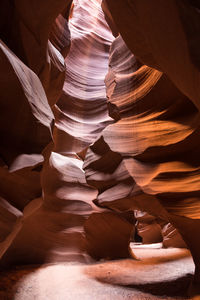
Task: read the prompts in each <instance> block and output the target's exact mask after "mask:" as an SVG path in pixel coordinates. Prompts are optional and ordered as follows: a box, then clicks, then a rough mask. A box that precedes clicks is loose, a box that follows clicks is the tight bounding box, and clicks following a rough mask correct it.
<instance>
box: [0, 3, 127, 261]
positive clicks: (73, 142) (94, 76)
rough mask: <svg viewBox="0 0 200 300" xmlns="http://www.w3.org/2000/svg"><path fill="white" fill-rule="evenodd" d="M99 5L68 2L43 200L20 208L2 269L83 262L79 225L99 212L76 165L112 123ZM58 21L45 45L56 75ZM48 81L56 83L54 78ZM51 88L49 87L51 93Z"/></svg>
mask: <svg viewBox="0 0 200 300" xmlns="http://www.w3.org/2000/svg"><path fill="white" fill-rule="evenodd" d="M100 2H101V1H95V0H92V1H86V0H79V1H74V2H73V6H72V8H71V10H70V12H69V8H68V14H70V19H69V29H70V35H71V47H70V50H69V53H68V55H67V58H66V60H65V63H66V66H67V67H66V70H65V83H64V87H63V92H62V95H61V97H60V98H59V100H58V102H57V105H55V106H54V107H53V111H54V114H55V127H54V132H53V139H54V146H52V145H49V147H48V148H47V149H46V151H45V153H44V155H45V158H46V159H45V164H44V167H43V171H42V177H41V182H42V188H43V199H42V200H41V199H40V200H37V199H36V200H34V201H32V202H31V203H30V204H29V205H28V206H27V207H26V214H24V218H23V224H22V226H21V228H20V229H19V228H18V230H16V234H15V238H14V240H13V242H12V243H11V245H10V247H9V249H8V250H7V251H6V253H5V255H4V256H3V258H2V260H1V261H2V264H13V263H28V262H30V261H31V262H34V263H41V262H44V261H45V262H53V261H73V260H75V261H88V259H89V256H88V254H87V251H86V244H85V238H84V229H83V224H84V223H85V220H86V219H87V218H88V216H89V215H90V214H91V213H92V212H93V211H96V212H98V211H103V210H102V209H101V210H100V209H98V208H97V207H96V206H95V205H94V204H93V202H92V200H94V199H96V196H97V190H96V189H94V188H92V187H90V186H89V185H88V184H87V182H86V179H85V173H84V171H83V168H82V165H83V161H82V159H84V156H85V152H86V150H87V148H88V146H89V145H91V144H92V143H93V142H94V141H95V140H96V139H97V138H98V136H99V135H100V133H101V132H102V130H103V129H104V128H105V126H107V125H108V124H110V123H111V122H113V120H112V119H111V118H110V117H109V116H108V109H107V99H106V90H105V83H104V79H105V75H106V73H107V71H108V58H109V49H110V44H111V42H112V40H113V36H112V34H111V32H110V30H109V28H108V25H107V23H106V21H105V18H104V14H103V12H102V9H101V5H100V4H101V3H100ZM63 16H64V17H65V16H66V12H65V13H62V16H61V15H59V16H58V18H57V20H56V23H55V24H54V26H53V27H52V28H53V29H54V33H52V34H51V41H52V44H53V45H54V46H52V44H50V43H49V49H50V48H51V54H52V53H54V54H53V58H54V55H56V60H55V62H56V63H57V65H58V68H57V69H59V67H60V66H61V67H62V62H61V61H62V57H61V56H59V55H57V53H58V50H59V51H61V52H62V51H64V52H65V46H67V45H68V41H67V39H65V38H66V37H69V35H66V37H65V36H64V37H63V36H62V30H64V32H65V29H64V28H63V27H62V26H64V27H65V26H66V24H65V22H64V20H63ZM60 26H61V28H60ZM66 28H67V27H66ZM56 34H57V39H56V36H55V35H56ZM62 37H63V38H64V40H62ZM52 50H53V51H52ZM58 54H59V53H58ZM53 72H54V69H53ZM55 74H56V73H55ZM53 78H57V77H55V76H54V73H53ZM56 82H57V81H56ZM57 84H58V85H59V84H60V83H59V82H58V83H57ZM44 85H45V84H44ZM55 87H56V85H55V84H54V85H53V88H52V89H53V90H54V89H55ZM57 90H58V91H59V89H56V90H55V92H56V91H57ZM47 93H49V89H47ZM51 95H52V93H51ZM50 102H51V101H50ZM41 228H42V229H41ZM24 244H26V247H24ZM38 245H40V247H38ZM87 247H88V245H87ZM126 249H127V248H126ZM14 253H15V255H14Z"/></svg>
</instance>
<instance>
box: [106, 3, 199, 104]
mask: <svg viewBox="0 0 200 300" xmlns="http://www.w3.org/2000/svg"><path fill="white" fill-rule="evenodd" d="M105 2H106V3H107V5H108V7H109V9H110V12H111V14H112V17H113V19H114V22H115V23H116V25H117V28H118V30H119V32H120V34H121V35H122V37H123V39H124V41H125V43H126V44H127V46H128V47H129V49H130V50H131V51H132V53H134V55H136V56H137V57H138V58H139V59H140V61H142V62H143V63H144V64H146V65H148V66H151V67H154V68H156V69H158V70H162V71H163V72H164V73H165V74H167V75H168V77H169V78H170V79H171V80H172V81H173V83H174V84H175V85H176V86H177V87H178V88H179V89H180V90H181V91H182V93H183V94H185V95H186V96H187V97H188V98H189V99H191V100H192V101H193V103H194V104H195V105H196V106H197V107H198V108H199V105H200V102H199V99H200V94H199V93H200V92H199V80H200V75H199V58H198V57H199V55H198V54H197V52H198V50H197V49H198V48H199V43H200V41H199V28H200V21H199V14H200V11H199V9H198V5H199V4H198V1H175V0H170V1H165V0H162V1H160V0H156V1H146V0H142V1H140V0H134V1H129V0H125V1H124V0H119V1H117V2H116V1H114V0H105ZM169 20H170V22H169ZM195 49H196V50H195Z"/></svg>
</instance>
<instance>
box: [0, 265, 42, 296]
mask: <svg viewBox="0 0 200 300" xmlns="http://www.w3.org/2000/svg"><path fill="white" fill-rule="evenodd" d="M40 267H41V266H40V265H29V266H27V265H26V266H16V267H15V268H12V269H9V270H5V271H0V299H1V300H14V299H15V295H16V294H17V293H18V282H19V281H20V280H22V279H23V278H24V277H26V276H27V275H29V274H30V273H33V272H35V271H36V270H38V269H39V268H40ZM30 288H31V287H30ZM24 300H25V299H24Z"/></svg>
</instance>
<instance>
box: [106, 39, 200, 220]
mask: <svg viewBox="0 0 200 300" xmlns="http://www.w3.org/2000/svg"><path fill="white" fill-rule="evenodd" d="M116 61H117V63H116ZM106 82H107V87H108V92H107V93H108V98H109V101H110V102H111V103H112V104H113V105H114V107H115V109H114V116H115V115H116V114H117V116H118V118H120V120H119V121H118V122H117V123H116V124H113V125H110V126H109V127H108V128H107V129H106V130H105V131H104V134H103V136H104V139H105V141H106V142H107V143H108V145H109V147H110V148H111V149H113V150H115V151H117V152H120V153H121V154H122V155H123V156H125V157H126V159H125V165H126V168H127V170H128V171H129V174H130V175H131V177H132V178H133V180H134V181H135V182H136V184H137V186H138V187H139V188H140V189H141V191H143V192H144V193H145V194H148V195H156V197H157V198H158V199H159V200H160V201H161V202H162V205H163V206H165V207H166V209H167V211H169V212H173V213H175V214H180V215H182V216H184V215H185V216H189V217H191V218H198V217H199V214H200V202H199V200H198V197H199V193H200V190H199V186H200V184H199V183H200V182H199V180H200V176H199V166H200V161H199V155H198V153H199V150H200V149H199V147H200V143H199V140H198V138H197V137H198V135H199V125H200V119H199V112H198V110H197V109H196V107H195V106H194V105H193V103H192V102H191V101H190V100H189V99H188V98H187V97H186V96H185V95H183V94H182V93H181V92H180V91H179V90H178V89H177V88H176V87H175V86H174V85H173V84H172V82H171V81H170V80H169V79H168V78H167V77H166V75H164V74H162V73H161V72H160V71H157V70H155V69H152V68H150V67H148V66H145V65H142V66H139V64H138V63H137V60H136V58H135V57H134V56H133V55H132V54H131V52H129V50H128V49H127V47H126V45H125V44H124V42H123V40H122V39H121V37H118V38H117V39H116V40H115V41H114V43H113V45H112V50H111V60H110V71H109V73H108V76H107V79H106ZM111 114H112V115H113V108H112V107H111ZM119 140H120V141H121V142H120V143H119V142H118V141H119ZM151 205H152V204H150V206H151ZM150 209H152V206H151V207H150Z"/></svg>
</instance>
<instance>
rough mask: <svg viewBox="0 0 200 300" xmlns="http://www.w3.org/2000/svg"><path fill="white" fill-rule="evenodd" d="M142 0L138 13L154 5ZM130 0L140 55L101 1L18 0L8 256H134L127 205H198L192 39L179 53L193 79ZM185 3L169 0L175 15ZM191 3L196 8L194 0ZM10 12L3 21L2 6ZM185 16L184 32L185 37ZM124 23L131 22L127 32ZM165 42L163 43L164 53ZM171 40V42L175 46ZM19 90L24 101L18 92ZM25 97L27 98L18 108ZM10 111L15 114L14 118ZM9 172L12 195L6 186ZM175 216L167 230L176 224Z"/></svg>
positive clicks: (7, 60)
mask: <svg viewBox="0 0 200 300" xmlns="http://www.w3.org/2000/svg"><path fill="white" fill-rule="evenodd" d="M107 2H108V4H109V7H111V9H112V13H113V16H114V19H117V18H118V15H117V13H118V12H119V11H118V12H117V11H116V9H115V8H116V7H118V9H119V7H120V8H121V9H122V12H124V5H123V4H122V2H120V1H119V2H117V4H116V7H115V5H114V4H113V3H114V2H113V1H107ZM124 3H125V2H124ZM135 3H136V8H137V9H139V10H138V11H137V13H138V14H139V12H140V13H142V15H141V16H140V18H141V19H142V16H143V14H145V13H147V12H146V10H144V12H141V11H140V10H141V7H140V3H139V2H138V1H136V2H135ZM141 3H144V1H141ZM145 3H146V2H145ZM126 4H127V3H126ZM129 4H130V3H129ZM129 4H127V7H126V8H130V10H129V11H126V10H125V13H127V18H126V19H124V17H123V14H122V18H119V20H120V21H116V20H115V21H116V23H117V26H118V27H119V29H120V32H121V34H122V37H123V38H124V40H125V42H126V43H127V45H128V46H129V48H130V49H131V50H132V51H133V52H134V53H135V55H136V57H135V56H134V55H133V54H132V53H131V52H130V50H128V48H127V46H126V45H125V43H124V41H123V40H122V38H121V36H118V37H117V38H116V39H115V40H114V41H113V39H114V37H113V35H112V34H111V31H110V29H109V27H108V25H107V23H106V21H105V18H104V14H103V12H102V9H101V1H97V0H91V1H86V0H76V1H73V6H72V7H71V9H70V5H71V2H70V1H64V0H62V1H61V0H59V1H57V2H56V3H53V1H52V0H51V1H48V3H47V1H44V2H42V4H39V2H38V3H37V1H35V2H34V3H30V1H16V8H14V7H10V9H11V10H10V14H11V15H12V16H13V17H14V22H13V24H14V25H15V26H16V28H17V30H16V31H15V30H14V29H13V28H14V27H13V26H14V25H13V24H10V26H9V27H8V29H9V34H7V35H5V34H2V39H3V41H4V42H2V43H1V46H0V47H1V48H0V49H1V52H2V62H3V68H2V70H3V73H2V75H1V76H2V87H3V89H2V91H3V92H2V93H3V97H2V99H6V100H7V101H5V103H4V102H3V101H2V111H3V112H4V111H5V113H6V114H5V116H4V117H3V119H2V120H3V121H2V126H1V130H2V136H3V137H4V136H6V139H5V144H3V146H2V149H1V148H0V150H1V155H2V159H1V173H0V174H2V175H1V176H2V178H5V182H6V184H5V185H4V186H2V188H1V185H0V188H1V190H2V194H0V199H1V200H0V214H1V215H3V214H4V212H5V220H4V219H3V220H2V227H1V228H2V237H1V242H2V244H1V252H0V256H2V260H1V262H2V265H9V264H16V263H30V262H31V263H42V262H58V261H83V262H88V261H90V257H89V255H88V253H89V254H90V255H91V256H93V257H95V258H96V259H100V258H101V257H104V258H109V259H110V258H122V257H129V256H131V252H130V249H129V247H128V246H129V240H130V237H131V235H133V231H134V224H132V223H130V222H129V221H128V220H127V219H126V217H124V215H123V216H122V215H121V212H124V211H125V212H126V211H130V210H134V209H140V210H142V211H145V212H146V211H148V212H149V213H150V214H154V215H158V216H159V217H160V218H161V219H166V220H168V212H170V213H175V214H178V215H181V216H189V217H192V218H198V217H199V213H200V204H199V201H198V197H199V192H200V191H199V186H200V182H199V166H200V161H199V159H200V158H199V155H198V154H199V150H200V149H199V142H198V136H199V125H200V121H199V113H198V110H197V108H196V106H198V105H199V104H198V101H197V98H198V91H197V89H196V85H195V86H193V84H192V83H191V80H189V79H188V78H189V77H190V76H191V72H193V71H194V77H195V80H196V81H195V80H194V81H193V82H195V84H197V83H198V74H197V72H196V68H195V67H194V66H193V65H192V64H191V61H190V59H189V58H188V57H189V56H188V55H189V54H188V53H189V52H188V49H186V48H187V47H185V48H184V51H185V52H184V53H185V56H182V57H181V58H182V60H184V59H185V61H186V63H188V65H189V73H186V74H187V76H186V77H185V78H186V79H187V80H186V79H185V78H184V83H185V86H183V83H182V79H183V78H182V76H183V73H184V71H185V69H183V68H184V67H183V66H181V69H180V70H181V71H180V74H179V72H178V73H177V77H176V78H175V79H174V73H173V71H174V70H173V69H172V67H170V66H172V64H170V61H169V67H168V66H167V65H166V60H164V58H163V57H166V56H165V55H166V52H167V51H166V50H165V53H164V54H162V55H159V54H157V52H155V54H154V48H155V47H153V46H152V44H156V43H157V41H158V37H157V35H156V34H155V35H148V36H149V38H150V40H151V43H150V45H146V42H145V39H143V37H142V34H141V32H140V30H142V29H141V28H143V27H142V26H143V25H144V26H145V30H146V28H147V27H148V22H147V21H148V20H149V17H147V16H146V15H145V16H146V19H145V20H143V19H142V20H143V22H142V24H141V25H142V26H141V28H138V24H135V23H134V22H133V26H132V23H131V24H130V19H131V20H132V19H133V18H132V17H133V15H132V8H133V7H132V6H131V7H129V6H128V5H129ZM7 5H8V4H7ZM146 5H147V6H146V8H148V7H150V6H148V5H151V4H146ZM170 5H171V6H170ZM4 7H5V6H4ZM177 7H178V8H177ZM177 7H175V6H174V5H172V1H169V3H168V4H165V8H166V10H167V11H168V12H169V8H173V10H172V11H173V13H174V14H175V15H172V16H173V18H172V20H173V21H174V22H175V21H176V20H179V21H180V18H179V17H177V15H176V12H177V11H176V9H180V11H183V10H184V11H185V8H186V7H185V6H184V5H180V7H179V6H177ZM38 8H40V9H38ZM146 8H145V9H146ZM158 8H159V9H160V10H162V9H163V8H161V7H160V6H158ZM6 11H7V10H6ZM158 11H159V10H158ZM190 12H191V13H193V12H194V14H195V15H196V14H197V13H198V12H197V11H196V10H195V8H191V10H189V11H188V13H190ZM156 15H157V12H156ZM68 17H69V18H70V19H69V27H68V22H67V20H68ZM157 17H159V20H160V16H157ZM2 20H3V22H2V25H1V27H0V28H1V30H2V32H4V30H5V28H6V25H5V24H6V19H5V16H4V17H2ZM146 20H147V21H146ZM156 20H157V19H156ZM122 22H124V23H123V24H124V27H123V26H122ZM131 22H132V21H131ZM145 22H147V23H145ZM159 22H161V20H160V21H159ZM143 23H144V24H143ZM161 23H162V22H161ZM172 23H173V22H172ZM175 23H176V22H175ZM175 23H173V26H175V25H176V24H175ZM125 25H126V26H125ZM129 25H131V27H129ZM134 25H137V26H135V27H134ZM150 25H151V26H152V24H150ZM154 25H155V24H154ZM178 25H179V26H178V27H176V28H177V30H179V31H178V32H177V35H178V36H180V38H181V40H180V42H181V43H182V42H183V44H184V41H185V39H184V38H183V36H182V30H183V29H182V25H180V24H178ZM170 26H171V24H170ZM192 26H193V27H194V26H195V24H192ZM125 27H127V28H129V29H130V28H131V32H130V31H129V29H128V30H127V33H126V32H124V28H125ZM154 27H155V26H154ZM154 27H153V28H154ZM153 28H152V31H153ZM170 28H171V27H170ZM147 32H148V33H149V31H148V30H147ZM155 32H156V30H155ZM130 34H132V35H131V36H133V38H130ZM149 34H150V33H149ZM163 36H164V35H163ZM8 37H9V39H8ZM135 38H136V39H135ZM182 38H183V40H182ZM129 39H130V40H129ZM70 41H71V42H70ZM168 42H169V41H167V40H166V41H164V42H163V39H161V42H160V43H158V45H159V47H160V51H161V52H160V53H162V49H163V48H162V47H165V46H166V43H168ZM70 45H71V48H70ZM135 45H136V46H135ZM184 45H185V44H184ZM110 46H111V49H110ZM150 46H151V47H152V49H151V48H150V49H149V47H150ZM167 46H168V45H167ZM167 46H166V47H167ZM173 47H174V45H173ZM33 49H34V51H33ZM166 49H168V48H166ZM192 49H193V48H192ZM151 50H152V51H151ZM168 50H169V52H170V50H171V52H170V53H171V54H172V53H173V51H174V48H170V47H169V49H168ZM156 51H157V49H156ZM175 53H176V55H175V56H177V57H178V56H179V53H177V52H175ZM161 56H162V57H161ZM64 57H66V58H65V61H64ZM157 57H158V59H157ZM170 57H171V56H170ZM171 58H172V57H171ZM173 59H174V57H173ZM179 62H180V59H177V65H176V67H178V63H179ZM143 63H145V64H146V65H143ZM183 65H184V64H183ZM197 65H198V64H197ZM5 70H6V71H7V70H8V71H9V78H10V81H12V86H13V89H11V88H9V87H10V82H8V80H7V79H8V78H6V79H5V77H4V72H5ZM161 71H164V73H165V74H163V73H162V72H161ZM106 74H107V75H106ZM166 74H167V75H168V77H167V75H166ZM169 78H170V79H169ZM177 78H178V79H177ZM171 80H172V81H173V82H174V83H172V81H171ZM186 81H187V82H186ZM176 86H177V87H178V88H179V89H180V90H178V89H177V87H176ZM14 87H15V88H14ZM4 88H5V91H4ZM16 94H17V95H18V94H19V99H20V101H21V102H19V101H18V102H17V101H16V102H14V100H13V99H15V96H16ZM106 94H107V95H106ZM4 97H5V98H4ZM187 97H190V99H191V100H192V101H193V103H192V102H191V101H190V100H189V98H187ZM107 98H108V102H109V103H107ZM13 102H14V105H15V106H14V107H13V110H11V109H10V107H11V106H12V104H13ZM16 103H17V104H16ZM55 103H56V104H55ZM194 104H195V105H196V106H195V105H194ZM49 105H50V106H49ZM19 107H20V108H23V109H22V110H19V111H20V113H19V114H18V115H17V118H16V117H15V115H16V111H18V108H19ZM50 107H51V108H52V110H53V113H54V116H55V126H54V129H53V141H54V144H53V143H51V144H49V145H48V146H47V144H48V143H49V142H50V140H51V126H52V124H53V118H54V117H53V114H52V111H51V109H50ZM108 110H109V114H110V116H109V114H108ZM112 118H113V119H114V120H113V119H112ZM8 120H13V123H12V126H11V123H9V124H8ZM115 122H116V123H115ZM5 124H7V127H6V126H5ZM17 126H19V127H17ZM4 128H6V130H7V131H6V132H4ZM18 128H19V130H18ZM15 132H17V133H20V135H19V136H17V135H15ZM16 145H18V146H16ZM12 146H13V147H12ZM45 146H47V147H46V148H45ZM44 148H45V150H44ZM8 149H9V151H8ZM10 149H11V150H12V151H10ZM16 149H17V151H16ZM27 149H28V150H27ZM42 150H44V151H43V155H44V157H45V162H44V163H43V156H42V155H41V152H42ZM42 164H43V169H42V175H41V184H42V188H41V186H40V171H41V167H42ZM9 171H10V172H9ZM12 182H13V185H12V187H13V190H17V196H16V198H15V197H14V195H13V191H12V190H9V187H10V185H11V183H12ZM158 199H159V201H160V202H161V203H162V205H161V204H160V202H159V201H158ZM107 209H109V210H112V212H109V213H108V212H107ZM16 221H17V222H16ZM8 223H9V224H10V225H9V226H8ZM167 226H169V227H167V228H165V229H166V230H165V232H166V236H167V237H169V239H170V234H171V233H172V232H174V228H170V225H169V224H168V225H167ZM151 229H153V227H151ZM148 232H149V234H150V232H151V231H148ZM153 232H154V233H155V231H154V230H153ZM0 233H1V232H0ZM9 233H10V235H9ZM105 233H106V234H105ZM175 234H176V232H175ZM150 235H151V234H150ZM85 237H86V239H85ZM175 240H176V239H175ZM170 241H171V242H172V241H173V239H171V240H170ZM166 245H167V244H166ZM168 245H174V244H173V242H172V243H171V244H170V243H168ZM106 247H107V248H106ZM116 249H117V250H116ZM117 251H118V252H117Z"/></svg>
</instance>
